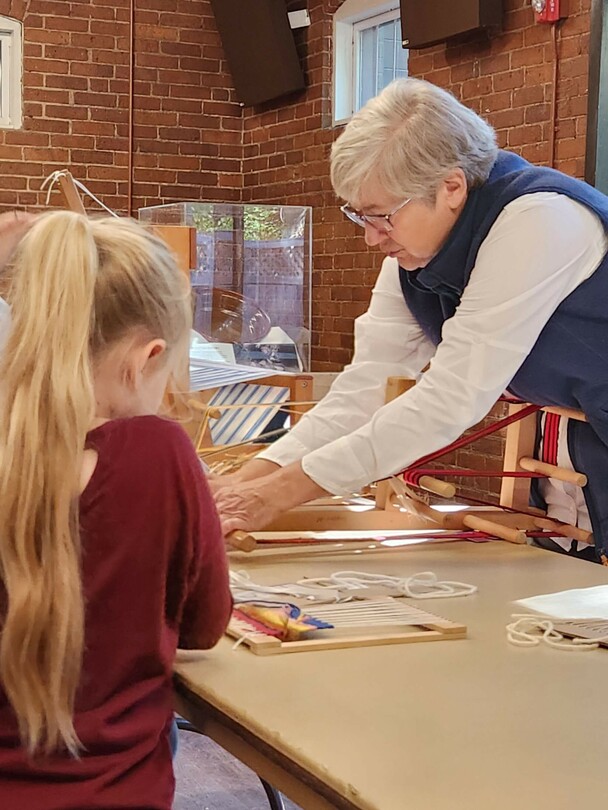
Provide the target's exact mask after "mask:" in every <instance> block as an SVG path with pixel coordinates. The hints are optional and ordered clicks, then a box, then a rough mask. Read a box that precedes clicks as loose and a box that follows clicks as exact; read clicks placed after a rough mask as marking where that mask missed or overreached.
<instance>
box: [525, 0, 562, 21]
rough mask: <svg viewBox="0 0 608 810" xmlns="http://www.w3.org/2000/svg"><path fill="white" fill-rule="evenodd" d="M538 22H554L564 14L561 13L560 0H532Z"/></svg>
mask: <svg viewBox="0 0 608 810" xmlns="http://www.w3.org/2000/svg"><path fill="white" fill-rule="evenodd" d="M562 5H563V0H562ZM532 8H533V9H534V12H535V14H534V16H535V17H536V22H539V23H554V22H558V20H559V19H560V18H561V17H562V16H563V15H562V14H561V13H560V0H532Z"/></svg>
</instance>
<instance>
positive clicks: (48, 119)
mask: <svg viewBox="0 0 608 810" xmlns="http://www.w3.org/2000/svg"><path fill="white" fill-rule="evenodd" d="M129 8H130V0H0V14H3V15H6V16H10V17H13V18H15V19H18V20H21V21H23V23H24V69H25V74H24V125H23V129H22V130H18V131H11V130H0V158H1V166H0V205H2V206H3V207H10V206H14V205H18V206H35V205H39V204H43V203H44V198H43V195H41V194H40V192H39V189H40V185H41V182H42V180H43V179H44V178H45V177H46V176H47V175H48V174H50V173H51V172H52V171H54V170H55V169H58V168H64V167H65V166H70V167H71V169H72V172H73V174H74V175H75V177H77V178H78V179H79V180H81V181H82V182H84V183H85V184H86V185H87V186H88V187H89V188H90V189H91V191H93V193H95V194H96V195H97V196H99V197H100V198H101V199H103V201H104V202H105V203H106V204H107V205H109V206H110V207H111V208H114V209H115V210H117V211H119V212H123V213H124V212H125V211H126V205H127V189H128V185H127V178H128V171H127V162H128V147H129V126H128V121H129V116H128V99H129V96H128V92H129V82H128V78H129V44H130V41H129V19H130V10H129ZM136 9H137V10H136V17H135V21H136V27H135V48H134V51H135V84H134V96H135V98H134V101H135V104H134V107H135V115H134V133H133V134H134V186H133V195H134V198H133V210H135V209H137V208H138V207H139V206H143V205H154V204H157V203H160V202H169V201H172V200H182V199H215V200H238V199H239V196H240V193H241V192H240V188H241V185H242V174H241V155H242V147H241V127H242V121H241V118H242V108H241V107H240V106H239V105H238V103H237V102H236V101H235V100H234V91H233V90H232V88H231V78H230V76H229V74H228V71H227V68H226V66H225V62H224V55H223V51H222V48H221V43H220V39H219V35H218V33H217V30H216V27H215V20H214V18H213V14H212V11H211V7H210V4H209V2H208V0H138V2H137V4H136Z"/></svg>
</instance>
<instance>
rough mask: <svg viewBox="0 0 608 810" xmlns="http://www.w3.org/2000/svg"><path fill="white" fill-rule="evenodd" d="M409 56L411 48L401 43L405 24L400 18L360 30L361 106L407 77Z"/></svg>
mask: <svg viewBox="0 0 608 810" xmlns="http://www.w3.org/2000/svg"><path fill="white" fill-rule="evenodd" d="M407 56H408V52H407V50H405V49H404V48H403V47H402V46H401V23H400V21H399V20H398V19H396V20H389V21H388V22H385V23H381V24H380V25H375V26H371V27H370V28H365V29H363V30H362V31H361V32H360V34H359V62H358V88H357V109H360V108H361V107H362V106H363V105H364V104H365V103H366V102H367V101H369V99H370V98H372V97H373V96H375V95H377V94H378V93H379V92H380V91H381V90H382V89H383V88H385V87H386V86H387V84H390V83H391V82H392V81H393V79H398V78H399V79H400V78H403V77H404V76H407Z"/></svg>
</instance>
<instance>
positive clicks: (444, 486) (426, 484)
mask: <svg viewBox="0 0 608 810" xmlns="http://www.w3.org/2000/svg"><path fill="white" fill-rule="evenodd" d="M418 486H419V487H421V488H422V489H425V490H426V491H427V492H432V493H433V494H434V495H439V496H440V497H442V498H453V497H454V495H455V494H456V487H455V486H454V484H450V483H449V481H441V480H440V479H439V478H433V476H432V475H421V476H420V480H419V481H418Z"/></svg>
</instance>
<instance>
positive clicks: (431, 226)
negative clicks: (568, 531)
mask: <svg viewBox="0 0 608 810" xmlns="http://www.w3.org/2000/svg"><path fill="white" fill-rule="evenodd" d="M331 177H332V183H333V185H334V188H335V191H336V193H337V195H338V196H339V197H342V198H343V199H345V200H347V201H348V202H347V203H346V204H345V205H343V206H342V211H343V212H344V213H345V214H346V216H347V217H348V218H349V219H351V220H352V221H353V222H355V223H357V224H358V225H359V226H360V227H361V228H363V229H364V231H365V240H366V242H367V244H368V245H370V246H372V247H378V248H379V249H380V250H381V251H382V252H383V253H384V254H385V255H386V258H385V260H384V262H383V265H382V269H381V271H380V275H379V277H378V280H377V283H376V285H375V288H374V290H373V294H372V299H371V303H370V306H369V309H368V310H367V312H366V313H365V314H364V315H363V316H361V317H360V318H359V319H358V320H357V322H356V326H355V353H354V358H353V362H352V364H351V365H349V366H347V367H346V368H345V369H344V371H343V372H342V373H341V374H340V375H339V377H338V378H337V380H336V382H335V384H334V386H333V388H332V389H331V391H330V393H329V394H328V395H327V397H326V398H325V399H324V400H323V401H322V402H321V403H320V404H319V405H317V406H316V407H315V408H314V409H313V410H312V411H311V412H310V413H309V414H308V415H307V416H305V417H304V418H303V419H302V420H301V421H300V422H299V423H298V425H297V426H296V427H295V428H294V429H293V430H292V431H291V432H290V433H289V435H287V436H286V437H285V438H283V439H281V440H280V441H278V442H277V443H276V444H274V445H272V446H271V447H270V449H268V450H266V451H264V452H263V453H262V454H260V456H258V457H257V458H256V459H255V460H254V461H252V462H250V463H249V464H248V465H247V466H245V467H244V468H243V469H242V470H241V472H240V473H238V474H236V475H233V476H231V477H229V478H228V479H226V480H222V479H220V480H219V481H218V482H217V483H216V487H217V501H218V505H219V508H220V511H221V513H222V515H223V520H224V528H225V530H226V531H230V530H232V529H236V528H245V529H250V530H253V529H256V528H260V527H261V526H263V525H264V524H265V523H267V522H269V520H271V519H272V518H273V517H274V516H275V515H276V514H277V513H278V512H279V511H281V510H284V509H287V508H290V507H292V506H294V505H297V504H299V503H302V502H304V501H307V500H310V499H312V498H314V497H318V496H320V495H321V494H324V493H327V492H330V493H335V494H346V493H351V492H354V491H356V490H358V489H359V488H360V487H361V486H363V485H365V484H368V483H369V482H371V481H374V480H377V479H381V478H384V477H386V476H388V475H390V474H391V473H395V472H397V471H399V470H401V469H403V468H404V467H406V466H408V465H410V464H412V463H413V462H415V461H416V460H417V459H418V458H421V457H422V456H425V455H426V454H427V453H430V452H432V451H434V450H437V449H439V448H441V447H443V446H445V445H447V444H449V443H450V442H452V441H454V440H455V439H456V438H458V436H460V434H461V433H463V431H465V430H466V429H467V428H469V427H470V426H471V425H474V424H475V423H476V422H478V421H479V420H480V419H482V418H483V417H484V416H485V415H486V414H487V413H488V411H489V410H490V408H491V407H492V405H493V404H494V403H495V402H496V400H497V399H498V397H499V396H500V395H501V394H502V393H503V392H504V391H505V389H508V390H509V391H510V392H512V393H513V394H514V395H516V396H518V397H520V398H521V399H523V400H526V401H529V402H532V403H537V404H539V405H548V404H552V405H560V406H565V407H570V408H578V409H581V410H582V411H584V413H585V414H586V416H587V419H588V422H587V423H583V422H576V423H574V422H573V423H571V425H570V430H569V442H568V443H569V450H570V454H571V456H572V459H573V462H574V465H575V467H576V469H578V470H580V471H582V472H584V473H586V474H587V475H588V477H589V484H588V486H587V487H586V489H585V497H586V501H587V506H588V507H589V512H590V516H591V522H592V524H593V529H594V534H595V539H596V547H597V550H598V558H603V559H604V560H606V553H607V551H606V550H607V549H608V490H606V480H607V479H608V303H607V302H608V257H607V250H608V240H607V236H606V228H607V226H608V198H607V197H605V196H604V195H603V194H601V193H599V192H598V191H597V190H595V189H593V188H592V187H590V186H588V185H586V184H585V183H584V182H582V181H579V180H575V179H572V178H570V177H567V176H565V175H563V174H561V173H559V172H556V171H553V170H551V169H547V168H539V167H534V166H532V165H530V164H529V163H527V162H526V161H525V160H523V159H522V158H520V157H518V156H517V155H514V154H511V153H509V152H505V151H501V150H498V149H497V146H496V139H495V134H494V131H493V130H492V128H491V127H490V126H489V125H488V124H487V123H486V122H485V121H483V120H482V119H481V118H480V117H479V116H477V115H476V114H475V113H474V112H472V111H471V110H469V109H467V108H466V107H464V106H463V105H462V104H460V103H459V102H458V101H457V100H456V99H455V98H454V97H453V96H452V95H450V94H449V93H447V92H445V91H443V90H441V89H439V88H437V87H435V86H433V85H431V84H428V83H427V82H424V81H420V80H416V79H404V80H399V81H396V82H394V83H393V84H391V85H389V86H388V87H387V88H386V89H385V90H384V91H383V92H382V93H381V94H380V95H379V96H377V97H376V98H374V99H372V100H371V101H370V102H369V103H368V104H367V105H366V106H365V107H364V108H363V109H362V110H361V111H360V112H358V113H356V114H355V115H354V116H353V118H352V119H351V121H350V122H349V123H348V125H347V126H346V128H345V129H344V131H343V133H342V134H341V135H340V137H339V138H338V139H337V141H336V142H335V144H334V147H333V149H332V155H331ZM429 362H430V367H429V369H428V371H426V372H425V373H424V374H423V375H422V377H421V378H420V380H419V382H418V384H417V385H416V386H415V387H414V388H412V389H411V390H409V391H408V392H407V393H405V394H403V395H402V396H400V397H399V398H398V399H396V400H394V401H393V402H391V403H389V404H383V402H384V387H385V381H386V378H387V377H388V376H389V375H405V376H411V377H418V375H419V374H420V372H421V370H422V369H423V368H425V366H426V365H427V364H428V363H429Z"/></svg>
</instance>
